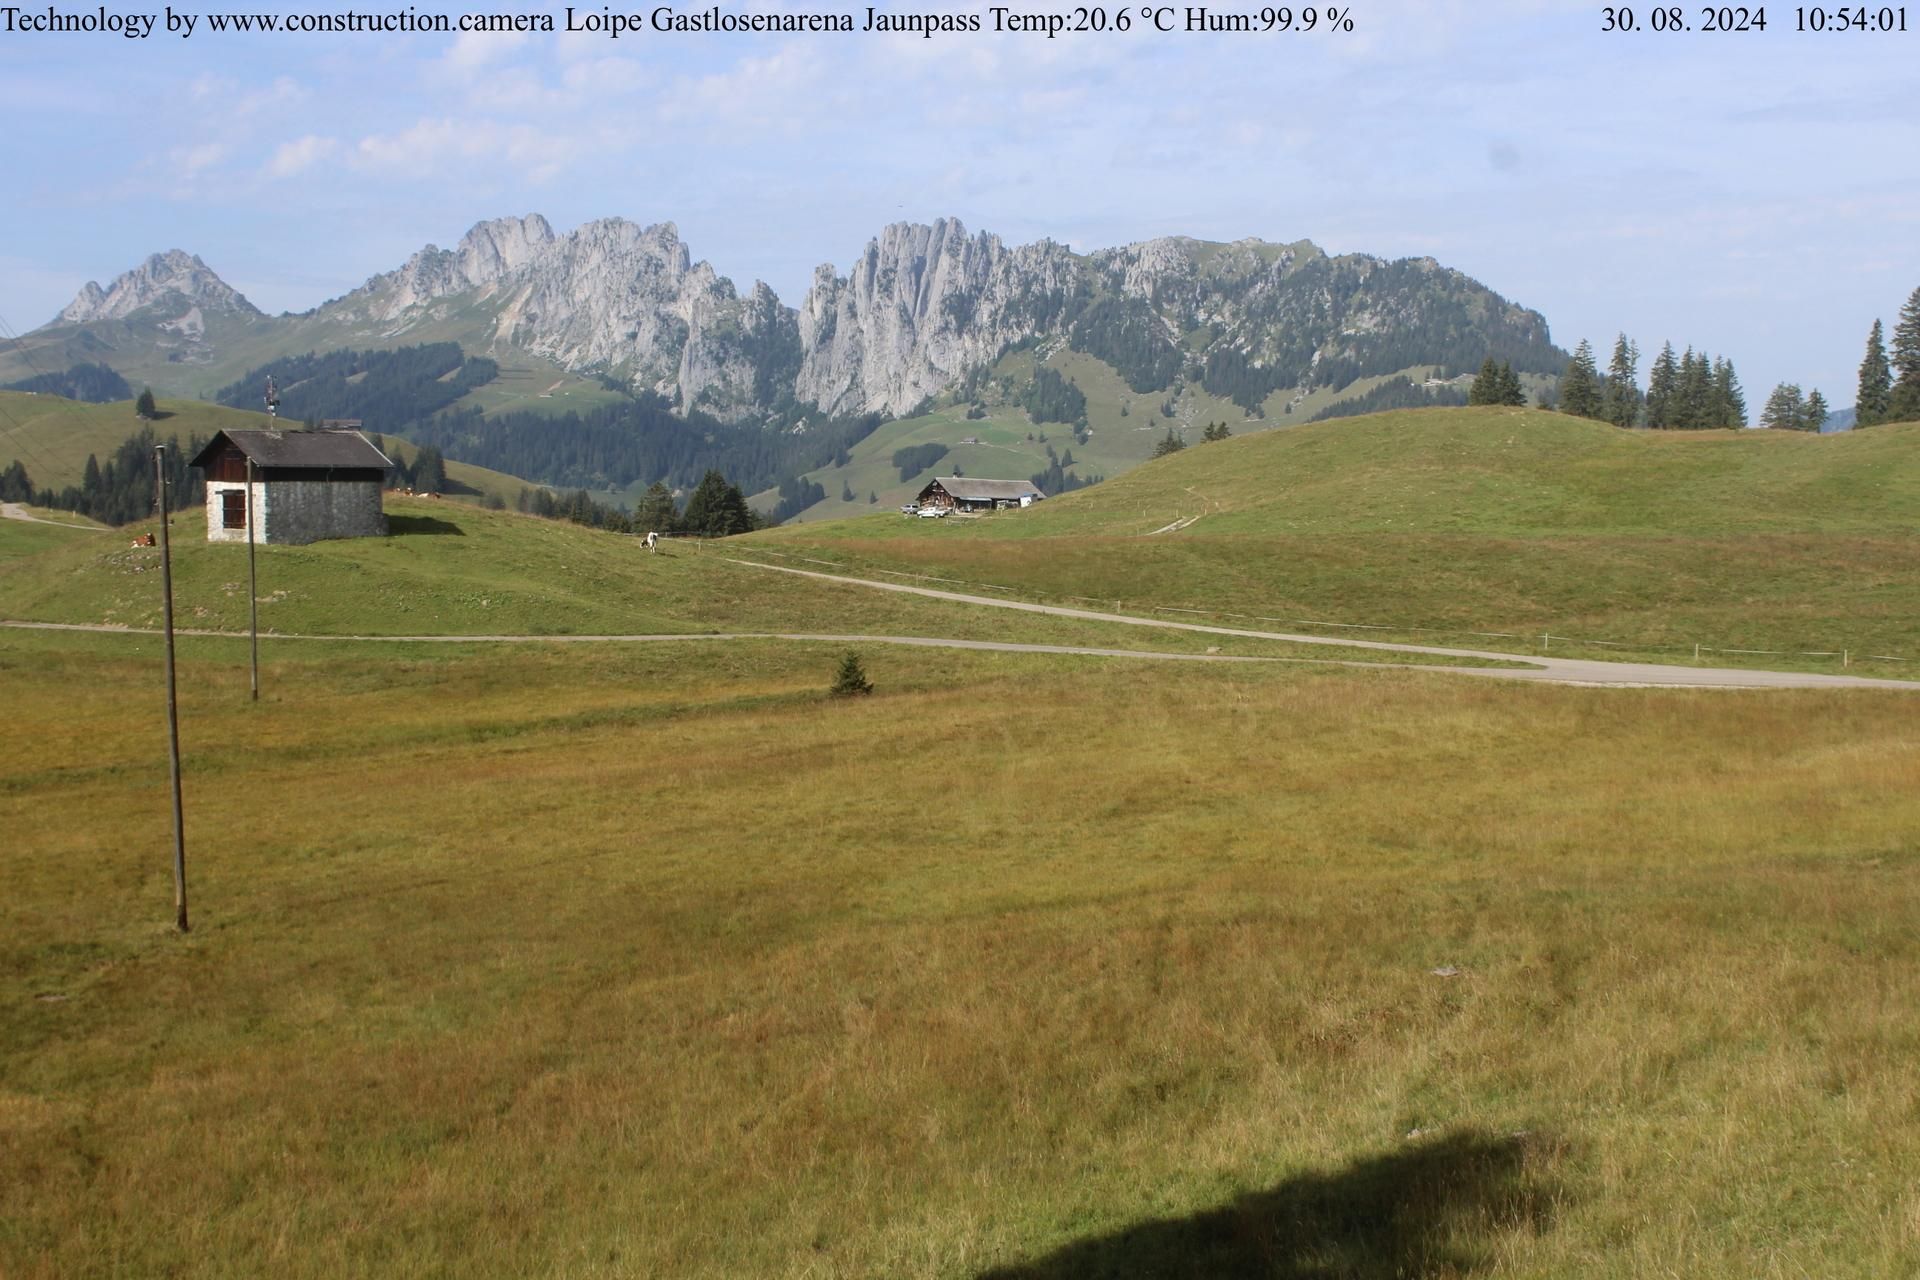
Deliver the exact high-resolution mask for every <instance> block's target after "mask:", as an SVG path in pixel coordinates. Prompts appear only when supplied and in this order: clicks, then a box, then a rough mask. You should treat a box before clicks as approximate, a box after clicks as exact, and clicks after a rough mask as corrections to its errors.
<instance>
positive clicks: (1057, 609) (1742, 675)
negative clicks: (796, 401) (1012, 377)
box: [732, 559, 1920, 693]
mask: <svg viewBox="0 0 1920 1280" xmlns="http://www.w3.org/2000/svg"><path fill="white" fill-rule="evenodd" d="M732 563H734V564H739V565H748V566H751V567H753V568H756V569H765V570H768V571H769V572H772V573H791V574H796V575H798V576H799V577H803V578H817V579H820V580H821V581H824V582H836V583H842V584H846V585H850V586H860V587H871V588H873V589H874V590H876V591H899V592H904V593H906V594H908V595H916V596H926V597H928V598H930V599H934V600H952V601H957V602H959V603H962V604H974V605H982V606H986V607H990V608H994V609H1016V610H1019V611H1021V612H1023V613H1045V614H1051V615H1053V616H1054V617H1060V618H1077V619H1080V620H1081V621H1085V622H1106V623H1118V624H1121V625H1124V626H1132V627H1159V628H1162V629H1164V630H1168V631H1199V632H1204V633H1206V634H1208V635H1217V636H1232V637H1236V638H1238V639H1243V640H1281V641H1286V642H1288V643H1292V644H1322V645H1335V646H1338V647H1340V648H1343V649H1377V650H1380V651H1382V652H1386V653H1418V654H1428V655H1434V656H1440V657H1449V658H1479V659H1482V660H1484V661H1489V662H1527V663H1531V664H1533V665H1532V666H1531V667H1527V668H1521V667H1421V668H1420V670H1422V671H1446V672H1453V673H1456V674H1460V675H1474V676H1493V677H1495V678H1497V679H1503V680H1541V681H1547V682H1549V683H1556V684H1588V685H1623V686H1629V687H1639V688H1666V687H1673V688H1723V689H1903V690H1906V691H1908V692H1910V693H1920V682H1915V681H1907V680H1881V679H1875V678H1873V677H1870V676H1830V675H1820V674H1817V673H1814V672H1802V671H1733V670H1726V669H1721V668H1713V667H1671V666H1664V665H1661V664H1659V663H1652V662H1598V661H1593V660H1589V659H1582V658H1552V657H1517V656H1516V655H1514V654H1511V653H1493V652H1490V651H1487V650H1484V649H1446V648H1440V647H1438V646H1434V645H1419V644H1391V643H1388V642H1387V641H1384V640H1348V639H1335V638H1330V637H1328V636H1312V635H1297V634H1293V633H1289V632H1284V631H1248V630H1244V629H1241V628H1236V627H1215V626H1209V625H1206V624H1204V623H1198V622H1172V621H1168V620H1166V619H1162V618H1136V617H1132V616H1130V615H1127V614H1123V613H1100V612H1098V611H1096V610H1092V609H1070V608H1066V607H1065V606H1061V605H1050V604H1030V603H1028V602H1026V601H1023V600H998V599H995V598H994V597H992V596H975V595H968V594H966V593H964V592H959V591H940V590H936V589H935V588H932V587H910V586H906V585H904V584H901V583H895V582H874V581H872V580H871V579H868V578H849V577H844V576H841V575H839V574H832V573H818V572H816V571H814V570H812V569H790V568H788V567H787V566H785V565H774V564H762V563H760V562H759V561H757V560H738V559H735V560H732ZM1355 665H1361V666H1365V665H1370V664H1366V663H1360V664H1355Z"/></svg>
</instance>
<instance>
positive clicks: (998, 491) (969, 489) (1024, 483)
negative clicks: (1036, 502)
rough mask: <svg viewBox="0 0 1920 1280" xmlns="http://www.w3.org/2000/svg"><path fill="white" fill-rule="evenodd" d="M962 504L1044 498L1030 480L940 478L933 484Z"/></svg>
mask: <svg viewBox="0 0 1920 1280" xmlns="http://www.w3.org/2000/svg"><path fill="white" fill-rule="evenodd" d="M933 483H934V484H937V485H939V486H940V487H941V488H942V489H945V490H946V491H947V492H948V493H949V494H951V495H953V497H954V499H955V500H956V501H960V502H992V501H996V500H997V501H1002V502H1004V501H1006V500H1007V499H1009V498H1024V497H1027V496H1029V495H1031V496H1033V497H1036V498H1038V497H1042V496H1044V495H1043V494H1042V493H1041V492H1040V490H1038V489H1036V488H1034V487H1033V483H1032V481H1029V480H975V479H974V478H973V477H972V476H940V477H939V478H937V479H936V480H934V482H933Z"/></svg>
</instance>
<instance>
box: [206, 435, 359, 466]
mask: <svg viewBox="0 0 1920 1280" xmlns="http://www.w3.org/2000/svg"><path fill="white" fill-rule="evenodd" d="M222 441H225V442H227V443H229V444H232V445H233V446H234V447H235V448H236V449H238V450H240V452H242V453H244V454H246V455H247V456H248V457H249V458H252V459H253V464H254V465H255V466H257V467H310V468H315V469H342V470H344V469H365V468H369V467H372V468H378V469H380V470H385V469H386V468H388V467H391V466H392V465H393V463H392V462H390V461H389V460H388V459H387V455H386V454H384V453H382V452H380V451H379V450H378V449H376V448H374V447H373V441H371V440H369V439H367V438H366V437H365V436H363V435H361V434H360V433H359V432H358V431H264V430H261V431H216V432H215V433H214V436H213V439H211V440H209V441H207V447H206V448H204V449H202V450H201V451H200V452H199V453H198V454H196V455H195V456H194V458H193V461H192V463H191V464H190V465H192V466H196V467H204V466H206V464H207V460H208V459H209V458H211V457H213V456H214V454H215V453H217V452H218V451H219V450H220V447H221V442H222Z"/></svg>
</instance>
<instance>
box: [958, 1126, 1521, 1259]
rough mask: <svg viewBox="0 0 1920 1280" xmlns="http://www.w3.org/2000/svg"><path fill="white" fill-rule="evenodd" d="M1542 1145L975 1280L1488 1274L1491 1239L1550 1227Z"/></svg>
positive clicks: (1284, 1193)
mask: <svg viewBox="0 0 1920 1280" xmlns="http://www.w3.org/2000/svg"><path fill="white" fill-rule="evenodd" d="M1557 1152H1558V1148H1557V1146H1556V1145H1555V1144H1553V1143H1550V1142H1544V1141H1543V1140H1542V1139H1540V1138H1538V1137H1530V1136H1524V1135H1523V1136H1516V1137H1504V1138H1495V1137H1491V1136H1488V1135H1484V1134H1456V1135H1453V1136H1450V1137H1446V1138H1442V1139H1439V1140H1437V1141H1434V1142H1430V1143H1425V1144H1422V1145H1420V1146H1417V1147H1413V1148H1411V1149H1409V1150H1406V1151H1396V1152H1394V1153H1392V1154H1390V1155H1384V1156H1375V1157H1372V1158H1370V1159H1365V1160H1358V1161H1355V1162H1354V1163H1353V1164H1350V1165H1348V1166H1347V1167H1345V1168H1344V1169H1340V1170H1338V1171H1336V1172H1333V1173H1305V1174H1301V1175H1300V1176H1299V1177H1295V1178H1289V1179H1287V1180H1286V1181H1285V1182H1282V1183H1280V1184H1278V1185H1277V1186H1274V1187H1271V1188H1268V1189H1267V1190H1265V1191H1256V1192H1252V1193H1250V1194H1247V1195H1244V1196H1241V1197H1240V1198H1239V1199H1237V1200H1235V1201H1234V1202H1233V1203H1232V1204H1230V1205H1226V1206H1224V1207H1222V1208H1218V1209H1211V1210H1208V1211H1206V1212H1204V1213H1196V1214H1191V1215H1189V1216H1187V1217H1184V1218H1163V1219H1159V1220H1156V1221H1150V1222H1140V1223H1135V1224H1134V1225H1132V1226H1130V1227H1126V1228H1123V1229H1122V1230H1119V1231H1116V1232H1114V1233H1112V1234H1110V1235H1104V1236H1096V1237H1092V1238H1089V1239H1086V1240H1078V1241H1075V1242H1074V1243H1072V1244H1070V1245H1067V1246H1065V1247H1063V1248H1061V1249H1058V1250H1056V1251H1055V1252H1053V1253H1050V1254H1048V1255H1046V1256H1045V1257H1043V1258H1037V1259H1035V1260H1033V1261H1032V1262H1027V1263H1022V1264H1018V1265H1015V1266H1010V1267H1001V1268H997V1269H995V1270H992V1271H986V1272H982V1273H981V1274H980V1275H979V1277H977V1280H1092V1278H1094V1277H1103V1278H1111V1280H1118V1278H1120V1277H1127V1278H1129V1280H1131V1278H1132V1277H1149V1276H1164V1277H1182V1278H1183V1280H1225V1278H1227V1277H1248V1278H1249V1280H1251V1278H1252V1277H1256V1276H1258V1277H1265V1278H1267V1280H1334V1277H1345V1278H1347V1280H1419V1278H1420V1277H1430V1278H1433V1280H1438V1278H1439V1277H1442V1276H1448V1277H1454V1276H1466V1275H1471V1274H1473V1273H1474V1272H1476V1271H1479V1270H1481V1269H1483V1268H1484V1267H1486V1266H1487V1265H1489V1259H1488V1257H1487V1256H1486V1255H1487V1254H1488V1252H1489V1249H1490V1245H1491V1242H1492V1237H1494V1236H1495V1235H1497V1234H1500V1233H1504V1232H1508V1231H1514V1230H1523V1231H1531V1232H1538V1231H1542V1230H1544V1229H1546V1227H1547V1226H1548V1224H1549V1220H1550V1218H1551V1205H1552V1201H1553V1199H1554V1194H1553V1188H1552V1187H1551V1186H1548V1185H1546V1184H1545V1181H1544V1178H1543V1175H1542V1171H1541V1169H1540V1168H1538V1166H1542V1165H1550V1164H1551V1163H1552V1161H1553V1158H1554V1156H1555V1155H1556V1154H1557Z"/></svg>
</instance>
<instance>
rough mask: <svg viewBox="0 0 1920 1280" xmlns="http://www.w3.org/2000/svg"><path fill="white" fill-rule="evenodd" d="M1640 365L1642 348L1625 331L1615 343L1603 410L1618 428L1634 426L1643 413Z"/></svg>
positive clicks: (1601, 414)
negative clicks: (1641, 407) (1641, 406)
mask: <svg viewBox="0 0 1920 1280" xmlns="http://www.w3.org/2000/svg"><path fill="white" fill-rule="evenodd" d="M1639 365H1640V349H1639V348H1638V347H1636V346H1634V345H1633V343H1632V342H1630V341H1629V340H1628V339H1627V335H1626V334H1624V333H1623V334H1621V335H1620V336H1619V337H1618V338H1616V339H1615V340H1614V343H1613V360H1612V362H1611V363H1609V364H1608V365H1607V389H1606V394H1605V396H1604V397H1602V405H1601V411H1600V416H1601V417H1603V418H1605V419H1606V420H1607V421H1608V422H1611V423H1612V424H1613V425H1614V426H1616V427H1630V426H1632V425H1633V424H1634V422H1635V421H1636V420H1638V418H1639V416H1640V385H1639Z"/></svg>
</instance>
